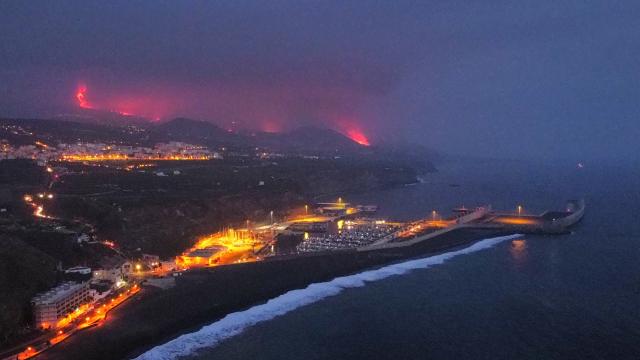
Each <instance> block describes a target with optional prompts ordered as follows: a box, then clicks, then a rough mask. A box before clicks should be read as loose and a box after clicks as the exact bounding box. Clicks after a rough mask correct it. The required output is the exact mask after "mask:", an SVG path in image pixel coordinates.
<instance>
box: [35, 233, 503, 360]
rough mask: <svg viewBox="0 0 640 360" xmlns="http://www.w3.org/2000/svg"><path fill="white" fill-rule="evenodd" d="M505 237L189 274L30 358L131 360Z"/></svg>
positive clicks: (444, 240)
mask: <svg viewBox="0 0 640 360" xmlns="http://www.w3.org/2000/svg"><path fill="white" fill-rule="evenodd" d="M508 234H509V233H504V232H499V231H495V230H486V229H485V230H471V229H458V230H456V231H452V232H450V233H447V234H444V235H442V236H440V237H437V238H434V239H431V241H428V242H425V243H419V244H416V245H413V246H409V247H406V248H394V249H384V250H375V251H369V252H355V251H344V252H333V253H325V254H317V255H315V254H314V255H309V256H300V257H294V258H287V259H277V260H270V261H262V262H255V263H245V264H238V265H231V266H220V267H214V268H208V269H201V270H195V271H190V272H187V273H185V274H184V275H183V276H180V277H178V278H177V284H176V286H175V287H174V288H171V289H168V290H163V291H160V290H151V289H149V288H148V287H147V288H145V290H144V291H143V292H142V294H141V295H140V296H138V297H137V298H136V299H133V301H132V302H130V303H129V304H128V306H126V307H123V308H121V309H118V311H115V312H114V313H113V314H112V315H111V318H110V319H109V320H108V321H106V322H105V323H103V324H101V325H100V326H98V327H96V328H94V329H92V330H91V331H87V332H85V333H83V334H79V335H78V336H76V337H74V338H73V339H69V340H68V341H67V342H65V343H63V344H60V345H59V346H58V347H56V348H54V349H51V351H49V352H46V353H44V354H42V355H41V356H39V357H38V358H39V359H86V358H91V359H124V358H127V359H128V358H133V357H136V356H138V355H140V354H142V353H144V352H145V351H147V350H149V349H151V348H153V347H154V346H156V345H158V344H161V343H164V342H166V341H168V340H171V339H173V338H175V337H177V336H179V335H181V334H184V333H189V332H193V331H194V330H197V329H199V328H200V327H202V326H204V325H207V324H210V323H212V322H215V321H217V320H219V319H221V318H222V317H224V316H225V315H227V314H229V313H232V312H237V311H241V310H245V309H248V308H250V307H252V306H255V305H258V304H262V303H264V302H266V301H268V300H270V299H272V298H274V297H277V296H279V295H282V294H284V293H286V292H287V291H290V290H294V289H300V288H304V287H306V286H307V285H309V284H311V283H317V282H325V281H329V280H332V279H334V278H336V277H339V276H345V275H351V274H355V273H357V272H361V271H363V270H367V269H372V268H376V267H379V266H381V265H388V264H392V263H394V262H398V261H400V260H406V259H411V258H416V257H422V256H425V255H437V254H439V253H442V252H445V251H450V250H454V249H456V248H460V247H462V246H465V245H469V244H471V243H474V242H477V241H479V240H482V239H486V238H491V237H495V236H502V235H508ZM291 269H295V270H296V271H291ZM152 292H153V294H152ZM114 344H116V346H114Z"/></svg>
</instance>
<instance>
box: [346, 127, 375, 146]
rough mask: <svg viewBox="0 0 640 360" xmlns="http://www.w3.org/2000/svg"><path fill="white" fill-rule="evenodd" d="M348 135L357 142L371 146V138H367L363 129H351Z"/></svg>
mask: <svg viewBox="0 0 640 360" xmlns="http://www.w3.org/2000/svg"><path fill="white" fill-rule="evenodd" d="M347 136H348V137H349V138H350V139H351V140H353V141H355V142H357V143H358V144H360V145H363V146H370V145H371V143H370V142H369V139H367V137H366V135H365V134H363V133H362V131H360V130H356V129H349V130H347Z"/></svg>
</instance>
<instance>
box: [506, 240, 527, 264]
mask: <svg viewBox="0 0 640 360" xmlns="http://www.w3.org/2000/svg"><path fill="white" fill-rule="evenodd" d="M509 252H510V253H511V258H512V259H513V261H514V262H515V264H516V265H518V266H521V265H523V264H524V263H525V262H526V261H527V255H528V254H527V241H526V240H524V239H516V240H513V241H511V249H510V250H509Z"/></svg>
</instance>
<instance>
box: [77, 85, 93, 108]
mask: <svg viewBox="0 0 640 360" xmlns="http://www.w3.org/2000/svg"><path fill="white" fill-rule="evenodd" d="M76 100H78V105H79V106H80V107H81V108H83V109H93V107H92V106H91V104H89V100H87V87H86V86H85V85H80V86H78V91H77V92H76Z"/></svg>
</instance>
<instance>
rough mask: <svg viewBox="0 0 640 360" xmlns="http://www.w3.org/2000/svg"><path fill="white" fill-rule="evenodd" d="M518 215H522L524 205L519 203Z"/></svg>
mask: <svg viewBox="0 0 640 360" xmlns="http://www.w3.org/2000/svg"><path fill="white" fill-rule="evenodd" d="M518 215H522V205H518Z"/></svg>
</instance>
